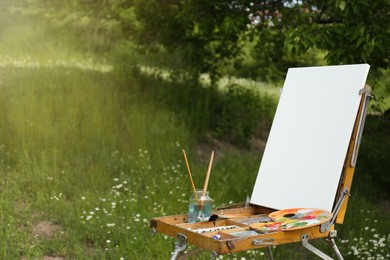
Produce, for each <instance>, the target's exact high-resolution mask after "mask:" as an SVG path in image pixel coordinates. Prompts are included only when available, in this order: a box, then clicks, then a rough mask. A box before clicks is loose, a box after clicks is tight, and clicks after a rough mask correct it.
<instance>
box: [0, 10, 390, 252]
mask: <svg viewBox="0 0 390 260" xmlns="http://www.w3.org/2000/svg"><path fill="white" fill-rule="evenodd" d="M3 12H4V11H3ZM3 14H4V13H3ZM6 15H7V16H1V18H0V19H2V20H4V21H6V20H7V19H6V18H15V17H17V18H18V19H19V20H18V19H16V20H14V21H19V22H15V23H13V24H8V25H7V26H5V25H6V24H4V23H2V24H1V25H0V29H1V30H0V31H1V32H3V33H5V35H7V37H6V38H4V37H2V38H1V39H2V40H1V41H0V53H2V55H3V56H1V58H0V64H1V66H0V180H1V181H0V258H1V259H20V258H22V257H26V258H27V259H41V258H43V257H44V256H53V257H54V256H57V257H64V258H66V259H73V258H75V259H91V258H92V259H121V258H124V259H167V258H169V256H170V252H171V250H172V249H173V247H174V242H175V240H174V239H169V238H168V237H166V236H164V235H161V234H156V235H155V236H152V235H151V232H150V229H149V227H148V224H149V223H148V222H149V220H150V219H151V218H153V217H158V216H163V215H171V214H178V213H185V212H186V211H187V203H188V196H189V194H190V188H191V187H190V185H189V181H188V177H187V172H186V168H185V164H184V162H183V159H182V158H183V157H182V149H186V151H187V154H188V157H189V161H190V163H191V168H192V170H193V175H194V180H195V182H196V183H197V185H198V186H199V185H200V184H201V183H202V181H203V178H204V175H205V172H206V168H207V163H208V162H207V160H208V156H209V154H210V152H211V150H216V156H215V163H214V166H213V171H212V175H211V180H210V184H209V188H210V194H211V197H212V198H213V199H214V205H215V206H217V205H221V204H226V203H230V202H240V201H243V200H245V198H246V196H247V195H250V194H251V191H252V188H253V184H254V181H255V178H256V174H257V170H258V166H259V163H260V160H261V151H260V150H259V149H253V150H251V149H238V148H236V147H234V146H231V145H227V144H223V143H222V144H220V143H219V142H214V143H213V142H208V143H202V144H201V145H200V144H198V143H196V140H197V139H196V138H195V137H196V136H194V132H193V131H192V129H190V128H189V127H188V125H187V124H185V123H183V121H184V120H182V117H181V116H179V113H178V111H176V110H175V109H173V107H170V106H168V105H166V102H160V101H161V99H163V98H164V97H163V96H160V99H156V98H154V97H151V96H150V95H152V94H153V93H154V92H152V91H145V89H144V88H145V87H146V86H145V85H144V84H145V83H150V82H157V83H158V81H143V80H142V78H138V79H137V78H133V79H131V80H127V81H124V80H122V78H123V77H125V76H129V75H128V74H126V73H127V71H119V72H118V71H111V70H110V69H101V68H102V67H101V63H98V62H95V61H96V60H98V59H90V58H89V57H88V56H89V55H92V54H85V53H83V52H82V51H80V50H79V49H78V46H77V45H73V44H74V42H73V41H71V42H67V41H66V37H64V36H63V38H61V39H62V41H61V44H59V42H56V41H51V40H49V39H48V36H50V34H48V33H47V32H49V31H50V30H49V29H50V28H47V26H49V25H48V24H47V23H44V22H42V21H40V20H39V19H38V18H37V17H36V16H20V17H19V16H17V14H12V13H11V14H10V13H6ZM30 19H32V20H30ZM29 21H31V22H30V23H29ZM2 25H4V26H2ZM12 26H14V27H12ZM19 26H22V27H21V28H24V29H23V30H20V31H18V30H16V28H18V27H19ZM29 26H32V27H34V28H35V26H38V27H37V28H35V29H36V31H31V30H29V28H30V29H31V27H29ZM19 32H20V33H22V34H23V35H19ZM41 32H42V34H41ZM38 36H39V37H38ZM18 37H19V38H18ZM49 38H50V37H49ZM17 39H19V40H17ZM46 40H48V41H46ZM29 41H32V42H33V44H31V45H30V44H28V42H29ZM42 42H44V43H45V44H44V45H43V46H45V47H44V48H43V47H42V48H41V47H39V46H41V43H42ZM11 43H12V44H11ZM4 53H7V56H5V54H4ZM27 56H28V57H30V58H29V59H23V57H27ZM49 60H53V61H54V62H52V63H49ZM15 61H17V62H15ZM59 61H60V62H59ZM73 61H74V62H73ZM31 64H33V65H31ZM34 64H35V65H34ZM80 64H81V65H80ZM83 64H84V65H83ZM85 64H89V65H91V66H89V65H88V66H86V65H85ZM108 66H109V65H108ZM109 68H110V66H109ZM122 73H123V74H122ZM130 77H131V75H130ZM129 82H130V83H129ZM157 83H156V84H157ZM149 87H150V86H149ZM160 94H161V93H160ZM165 98H167V97H165ZM368 123H369V124H370V125H371V124H372V125H374V126H375V127H377V128H375V127H374V128H368V130H369V131H368V132H367V133H368V135H367V136H365V137H364V138H366V139H367V140H369V142H363V143H362V152H361V154H360V158H359V159H360V161H361V162H359V163H360V164H358V168H357V172H356V177H355V183H356V185H355V187H356V188H353V189H352V194H353V196H352V197H351V198H350V204H349V209H348V213H347V216H346V221H345V223H344V225H342V226H340V227H339V228H338V230H339V239H338V242H339V246H340V250H341V252H342V253H343V254H344V255H345V256H346V258H347V259H356V258H358V256H359V257H361V256H364V257H365V258H368V254H370V255H371V256H376V258H377V259H379V257H378V254H380V255H382V256H385V257H386V258H389V254H390V252H389V249H388V245H389V242H390V237H389V233H390V226H389V225H390V224H389V221H388V218H389V214H388V211H387V210H388V208H386V204H385V203H383V202H386V201H388V197H386V196H381V197H380V199H378V200H376V197H375V194H380V193H384V190H385V188H383V187H380V186H378V187H377V189H372V187H373V185H375V183H377V182H378V181H383V179H375V178H374V177H372V176H370V175H369V174H370V171H369V169H370V167H372V164H370V161H369V160H368V159H366V158H367V157H368V155H369V154H372V153H371V152H370V149H374V150H375V151H382V150H383V149H384V148H383V147H382V146H381V145H386V142H384V141H383V142H380V141H378V140H386V138H384V137H387V136H388V134H387V133H386V131H385V130H380V129H387V128H382V127H379V126H376V124H374V123H371V122H368ZM375 129H376V130H375ZM378 129H379V130H380V131H379V130H378ZM378 134H379V136H377V135H378ZM380 137H382V139H381V138H380ZM364 138H363V140H365V139H364ZM371 143H375V144H376V145H375V146H370V144H371ZM217 144H218V145H217ZM385 147H387V146H385ZM384 151H386V150H384ZM378 153H380V152H378ZM385 159H386V157H384V158H381V157H378V161H376V163H380V164H383V167H384V169H385V170H386V169H388V168H387V166H386V165H388V164H385V162H386V160H385ZM360 166H361V167H360ZM359 167H360V168H359ZM375 171H376V175H379V174H380V172H381V171H382V170H381V168H380V167H379V166H376V167H375ZM382 174H383V173H382ZM383 176H385V174H383ZM367 190H373V193H374V194H372V193H370V196H368V195H367ZM386 209H387V210H386ZM44 224H46V231H47V232H49V234H46V233H45V232H42V230H41V231H40V230H38V227H40V226H42V225H43V226H44ZM314 243H315V244H316V245H317V246H319V247H321V248H324V249H326V245H325V244H324V243H322V242H321V241H319V242H314ZM383 245H384V246H383ZM354 248H355V249H354ZM326 250H328V249H326ZM273 251H274V255H275V258H277V259H291V258H293V259H312V257H313V256H312V255H311V254H310V253H307V252H306V251H304V250H302V247H301V246H300V245H299V244H293V245H288V246H282V247H277V248H274V249H273ZM356 251H358V252H359V255H354V254H355V253H356ZM327 252H329V250H328V251H327ZM208 256H209V255H208V254H206V253H204V254H202V255H201V258H206V259H207V258H208ZM241 257H245V258H247V259H254V258H255V259H263V258H265V256H264V250H256V251H248V252H243V253H240V254H234V255H229V256H224V258H228V259H238V258H241Z"/></svg>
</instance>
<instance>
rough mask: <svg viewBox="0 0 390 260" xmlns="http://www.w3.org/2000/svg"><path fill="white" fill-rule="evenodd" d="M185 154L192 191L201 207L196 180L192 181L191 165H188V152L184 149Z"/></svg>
mask: <svg viewBox="0 0 390 260" xmlns="http://www.w3.org/2000/svg"><path fill="white" fill-rule="evenodd" d="M183 154H184V160H185V161H186V165H187V170H188V175H189V177H190V182H191V186H192V189H193V190H194V194H195V199H196V204H198V205H199V198H198V193H197V192H196V188H195V184H194V180H193V179H192V174H191V169H190V165H189V164H188V160H187V155H186V151H185V150H184V149H183Z"/></svg>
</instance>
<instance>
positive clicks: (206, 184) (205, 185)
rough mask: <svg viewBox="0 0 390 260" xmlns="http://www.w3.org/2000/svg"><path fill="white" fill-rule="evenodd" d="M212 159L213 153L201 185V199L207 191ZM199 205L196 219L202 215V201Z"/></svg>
mask: <svg viewBox="0 0 390 260" xmlns="http://www.w3.org/2000/svg"><path fill="white" fill-rule="evenodd" d="M213 159H214V151H212V152H211V157H210V163H209V167H208V169H207V173H206V179H205V181H204V185H203V191H202V197H204V196H206V191H207V186H208V185H209V179H210V173H211V167H212V166H213ZM198 205H199V215H198V217H200V216H201V215H202V214H203V212H202V211H203V206H204V205H203V200H201V201H200V204H198Z"/></svg>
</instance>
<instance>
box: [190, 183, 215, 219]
mask: <svg viewBox="0 0 390 260" xmlns="http://www.w3.org/2000/svg"><path fill="white" fill-rule="evenodd" d="M202 193H203V191H202V190H198V191H196V195H197V196H198V200H196V196H195V193H193V194H192V195H191V196H190V200H189V207H188V223H195V222H204V221H208V220H209V218H210V216H211V207H212V201H213V200H212V199H211V198H210V196H209V192H208V191H206V193H205V194H204V195H203V194H202Z"/></svg>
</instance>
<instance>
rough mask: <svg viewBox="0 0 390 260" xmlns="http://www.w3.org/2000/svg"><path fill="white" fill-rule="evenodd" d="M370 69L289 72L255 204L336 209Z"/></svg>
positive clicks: (344, 67) (364, 66)
mask: <svg viewBox="0 0 390 260" xmlns="http://www.w3.org/2000/svg"><path fill="white" fill-rule="evenodd" d="M369 68H370V66H369V65H368V64H359V65H340V66H324V67H308V68H292V69H289V70H288V72H287V76H286V79H285V83H284V86H283V91H282V94H281V97H280V100H279V103H278V107H277V110H276V114H275V117H274V121H273V123H272V127H271V131H270V134H269V137H268V141H267V145H266V148H265V151H264V154H263V158H262V161H261V164H260V169H259V172H258V175H257V179H256V183H255V186H254V189H253V193H252V197H251V203H252V204H255V205H260V206H264V207H268V208H272V209H276V210H280V209H288V208H319V209H324V210H328V211H331V210H332V207H333V203H334V199H335V196H336V192H337V188H338V184H339V180H340V176H341V173H342V170H343V165H344V161H345V157H346V154H347V149H348V145H349V141H350V138H351V134H352V130H353V126H354V122H355V119H356V116H357V113H358V109H359V103H360V100H361V95H359V90H360V89H362V88H363V87H364V85H365V82H366V78H367V75H368V71H369Z"/></svg>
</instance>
